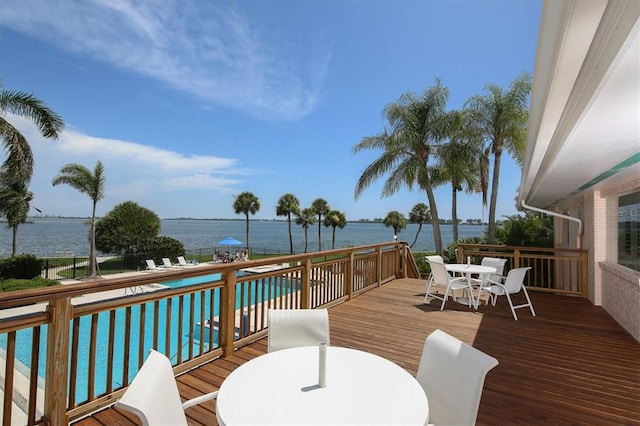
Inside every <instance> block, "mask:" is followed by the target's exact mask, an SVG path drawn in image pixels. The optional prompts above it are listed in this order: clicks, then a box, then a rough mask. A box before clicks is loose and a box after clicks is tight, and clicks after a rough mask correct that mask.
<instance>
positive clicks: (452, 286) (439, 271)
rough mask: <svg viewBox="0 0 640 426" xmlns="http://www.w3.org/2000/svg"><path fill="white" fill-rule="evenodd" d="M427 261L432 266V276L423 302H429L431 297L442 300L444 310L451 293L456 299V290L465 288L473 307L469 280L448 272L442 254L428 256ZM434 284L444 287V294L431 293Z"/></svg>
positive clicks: (441, 308) (441, 307)
mask: <svg viewBox="0 0 640 426" xmlns="http://www.w3.org/2000/svg"><path fill="white" fill-rule="evenodd" d="M427 262H429V266H430V267H431V277H430V278H429V282H428V283H427V290H426V292H425V294H424V301H423V303H427V300H428V299H429V298H430V297H433V298H435V299H438V300H442V305H441V306H440V310H443V309H444V304H445V303H446V302H447V297H448V296H449V293H451V297H453V300H454V301H455V300H456V295H455V291H456V290H465V291H466V292H467V293H468V295H467V297H468V299H469V300H468V301H469V306H470V307H471V306H472V305H473V304H474V301H473V293H472V291H471V286H470V285H469V282H468V281H467V279H466V278H465V277H456V278H454V277H452V276H451V275H450V274H449V272H447V269H446V268H445V266H444V261H443V260H442V257H440V256H427ZM433 286H440V287H444V288H445V292H444V296H439V295H437V294H435V293H431V288H432V287H433Z"/></svg>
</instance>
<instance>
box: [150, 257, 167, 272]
mask: <svg viewBox="0 0 640 426" xmlns="http://www.w3.org/2000/svg"><path fill="white" fill-rule="evenodd" d="M146 262H147V271H152V272H162V271H164V270H165V269H163V268H160V267H159V266H156V262H154V261H153V259H147V260H146Z"/></svg>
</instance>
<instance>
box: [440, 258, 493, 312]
mask: <svg viewBox="0 0 640 426" xmlns="http://www.w3.org/2000/svg"><path fill="white" fill-rule="evenodd" d="M444 267H445V268H446V269H447V271H449V272H457V273H460V274H464V275H465V276H466V277H467V284H468V285H469V292H471V289H472V283H471V275H473V274H495V273H496V272H497V270H496V268H494V267H493V266H483V265H474V264H468V263H446V264H445V265H444ZM470 297H471V301H469V299H467V298H466V297H458V299H457V300H456V301H457V302H458V303H462V304H465V305H469V306H471V305H473V307H474V308H475V309H478V304H479V303H480V292H478V299H477V300H475V299H473V294H471V295H470ZM469 302H471V303H469Z"/></svg>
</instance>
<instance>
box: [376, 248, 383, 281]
mask: <svg viewBox="0 0 640 426" xmlns="http://www.w3.org/2000/svg"><path fill="white" fill-rule="evenodd" d="M376 253H377V254H378V256H377V262H376V263H377V264H376V284H377V285H378V286H380V283H381V282H382V248H380V247H376Z"/></svg>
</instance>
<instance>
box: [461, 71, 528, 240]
mask: <svg viewBox="0 0 640 426" xmlns="http://www.w3.org/2000/svg"><path fill="white" fill-rule="evenodd" d="M485 91H486V92H487V93H486V94H484V95H475V96H472V97H471V98H469V99H468V100H467V102H466V103H465V108H466V109H467V110H468V111H469V112H470V117H471V119H472V123H473V126H474V128H475V129H476V130H477V131H478V132H480V133H481V134H482V137H483V139H484V141H485V143H486V145H487V147H488V148H490V150H491V153H492V154H493V177H492V179H491V201H490V203H489V229H488V231H487V239H488V242H489V244H494V243H495V233H496V205H497V203H498V186H499V185H498V184H499V178H500V164H501V161H502V153H503V151H504V150H505V149H506V150H507V152H508V153H509V154H511V155H512V156H513V157H514V158H515V160H516V161H517V162H518V164H519V165H520V166H522V159H523V155H524V148H525V142H526V138H527V121H528V116H529V112H528V108H527V102H528V98H529V94H530V93H531V76H530V75H529V74H528V73H526V72H524V73H522V74H520V75H519V76H518V77H517V78H516V79H515V80H514V81H513V82H512V83H511V85H510V86H509V89H507V90H506V91H505V90H503V89H502V87H500V86H497V85H495V84H487V85H486V86H485Z"/></svg>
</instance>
